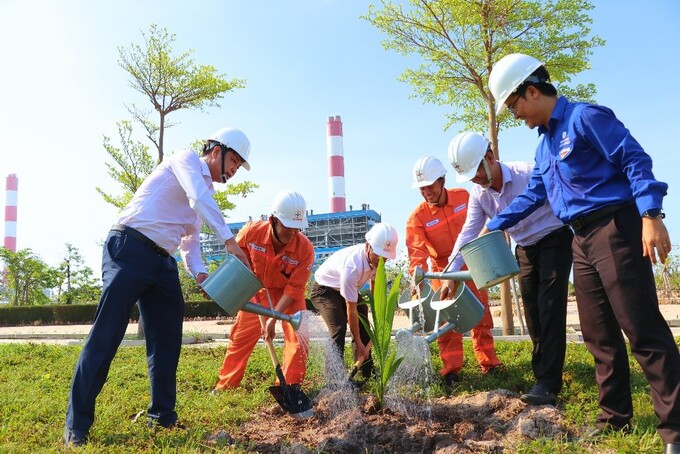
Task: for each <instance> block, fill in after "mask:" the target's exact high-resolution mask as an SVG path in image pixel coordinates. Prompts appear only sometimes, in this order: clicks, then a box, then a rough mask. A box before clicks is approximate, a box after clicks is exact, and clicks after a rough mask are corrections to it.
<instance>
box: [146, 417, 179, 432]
mask: <svg viewBox="0 0 680 454" xmlns="http://www.w3.org/2000/svg"><path fill="white" fill-rule="evenodd" d="M146 426H147V427H148V428H149V429H157V428H163V429H176V430H187V426H186V425H184V424H182V423H181V422H179V419H177V420H175V422H173V423H171V424H168V425H163V424H161V423H159V422H158V420H157V419H155V418H146Z"/></svg>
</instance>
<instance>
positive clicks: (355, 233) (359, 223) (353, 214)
mask: <svg viewBox="0 0 680 454" xmlns="http://www.w3.org/2000/svg"><path fill="white" fill-rule="evenodd" d="M342 140H343V134H342V121H341V119H340V116H339V115H336V116H334V117H328V122H327V123H326V151H327V153H328V192H329V198H330V200H329V212H328V213H322V214H314V212H313V210H309V211H308V212H307V221H308V223H309V226H308V227H307V228H306V229H304V230H303V232H302V233H304V234H305V235H306V236H307V238H309V240H310V241H311V242H312V244H313V245H314V265H315V267H316V266H318V265H319V264H321V263H322V262H323V261H324V260H325V259H326V257H328V256H329V255H331V254H332V253H334V252H335V251H337V250H339V249H342V248H344V247H347V246H353V245H355V244H359V243H363V242H365V241H366V239H365V237H364V235H365V234H366V232H368V230H369V229H370V228H371V227H373V225H375V224H376V223H378V222H380V221H381V217H380V214H378V213H377V212H376V211H374V210H372V209H371V208H370V206H369V205H368V204H361V209H360V210H353V209H352V205H350V206H349V210H347V209H346V197H345V161H344V159H345V158H344V150H343V143H342ZM267 218H268V217H267V216H266V215H263V216H262V217H261V219H262V220H266V219H267ZM250 220H252V219H250ZM228 225H229V228H230V229H231V231H232V232H233V233H234V235H236V234H237V233H238V231H239V230H240V229H241V227H243V226H244V225H245V222H236V223H230V224H228ZM201 252H202V253H203V256H204V257H205V259H206V260H208V261H222V259H223V258H224V255H225V248H224V243H223V242H221V241H219V240H218V239H217V238H216V237H215V236H214V235H211V234H204V233H202V234H201Z"/></svg>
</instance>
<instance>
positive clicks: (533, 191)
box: [487, 96, 668, 230]
mask: <svg viewBox="0 0 680 454" xmlns="http://www.w3.org/2000/svg"><path fill="white" fill-rule="evenodd" d="M549 126H550V128H549V129H548V128H545V127H543V126H541V127H539V129H538V132H539V134H542V135H543V138H542V140H541V142H540V144H539V145H538V148H537V149H536V158H535V167H534V169H533V172H532V176H531V180H530V181H529V185H528V186H527V188H526V190H525V191H524V192H523V193H522V194H521V195H519V196H518V197H516V198H515V200H514V202H513V203H512V204H510V206H508V208H507V209H505V210H503V211H502V212H501V213H499V214H498V215H497V216H495V217H494V218H493V219H492V220H491V221H489V223H488V224H487V227H488V228H489V229H490V230H505V229H507V228H508V227H511V226H513V225H515V224H517V222H519V221H520V220H521V219H523V218H525V217H526V216H528V215H529V214H531V213H532V212H533V211H534V210H536V209H537V208H538V207H540V206H542V205H543V203H545V201H546V199H547V200H548V201H549V202H550V206H551V207H552V210H553V212H554V213H555V216H557V217H558V218H559V219H560V220H562V222H564V223H569V222H571V221H573V220H574V219H576V218H578V217H580V216H583V215H584V214H587V213H589V212H591V211H595V210H597V209H600V208H602V207H605V206H607V205H614V204H618V203H624V202H626V201H630V200H635V203H636V205H637V208H638V211H639V212H640V214H642V213H644V212H645V211H646V210H649V209H652V208H662V201H663V197H664V196H665V195H666V191H667V189H668V185H667V184H666V183H662V182H660V181H657V180H656V179H654V175H653V173H652V159H651V157H650V156H649V155H648V154H647V153H646V152H645V151H644V150H643V149H642V147H641V146H640V144H639V143H638V142H637V140H635V139H634V138H633V136H632V135H631V134H630V131H628V129H626V127H625V126H624V125H623V123H621V122H620V121H619V120H618V119H617V118H616V116H615V115H614V112H612V111H611V109H609V108H607V107H604V106H598V105H595V104H585V103H572V102H569V101H568V100H567V98H565V97H564V96H562V97H560V98H559V99H558V100H557V103H556V104H555V108H554V109H553V112H552V114H551V116H550V122H549Z"/></svg>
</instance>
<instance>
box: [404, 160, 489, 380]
mask: <svg viewBox="0 0 680 454" xmlns="http://www.w3.org/2000/svg"><path fill="white" fill-rule="evenodd" d="M445 175H446V169H445V168H444V165H443V164H442V163H441V161H440V160H439V159H437V158H435V157H432V156H427V157H423V158H420V159H418V161H416V164H415V166H414V167H413V187H414V188H419V189H420V194H421V195H422V196H423V198H424V199H425V201H424V202H422V203H421V204H420V205H418V206H417V207H416V209H415V210H414V211H413V213H411V215H410V216H409V218H408V221H407V222H406V248H407V250H408V258H409V274H411V275H413V272H414V271H415V269H416V267H420V268H421V269H422V270H423V271H428V269H431V270H432V271H433V272H439V271H443V270H444V269H445V268H446V266H447V264H448V261H449V256H450V254H451V251H452V250H453V245H454V244H455V242H456V238H458V234H459V233H460V231H461V229H462V228H463V224H464V223H465V218H466V216H467V204H468V197H469V193H468V192H467V191H466V190H465V189H462V188H456V189H446V188H445V187H444V184H445ZM430 285H431V287H432V291H436V290H437V289H438V288H439V287H441V282H440V281H438V280H432V281H431V282H430ZM466 285H467V286H468V287H469V288H470V289H471V290H472V291H473V292H474V294H475V296H476V297H477V299H479V301H481V302H482V304H483V305H484V316H483V317H482V320H481V322H479V324H478V325H477V326H476V327H474V328H473V329H472V346H473V349H474V352H475V356H476V357H477V362H478V363H479V365H480V366H481V367H482V372H483V373H485V374H487V373H491V372H493V371H494V370H496V368H497V367H498V366H500V365H501V362H500V361H499V360H498V358H497V357H496V351H495V348H494V343H493V335H492V334H491V328H493V318H492V317H491V312H490V311H489V296H488V294H487V293H486V291H479V290H478V289H477V287H475V285H474V283H473V282H472V281H467V282H466ZM413 292H414V294H415V292H416V289H413ZM437 342H438V344H439V355H440V357H441V359H442V363H443V367H442V370H441V375H442V378H443V382H444V386H445V387H446V388H448V389H450V388H451V386H452V385H453V384H455V383H457V382H459V381H460V370H461V368H462V367H463V335H462V334H461V333H456V332H453V331H451V332H449V333H447V334H444V335H442V336H441V337H440V338H438V339H437Z"/></svg>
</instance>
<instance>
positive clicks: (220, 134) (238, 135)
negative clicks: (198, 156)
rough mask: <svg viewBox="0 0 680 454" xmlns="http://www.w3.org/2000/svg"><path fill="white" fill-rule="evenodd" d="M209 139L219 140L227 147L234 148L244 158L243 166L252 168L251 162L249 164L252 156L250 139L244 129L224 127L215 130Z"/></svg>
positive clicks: (248, 168)
mask: <svg viewBox="0 0 680 454" xmlns="http://www.w3.org/2000/svg"><path fill="white" fill-rule="evenodd" d="M208 140H212V141H214V142H219V143H221V144H222V145H224V146H225V147H227V148H230V149H232V150H234V151H235V152H236V153H238V155H239V156H241V158H243V165H242V166H241V167H243V168H244V169H246V170H250V164H248V158H249V157H250V141H249V140H248V137H246V135H245V134H243V131H241V130H240V129H236V128H229V127H227V128H222V129H220V130H218V131H215V133H213V134H212V135H211V136H210V137H208Z"/></svg>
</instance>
